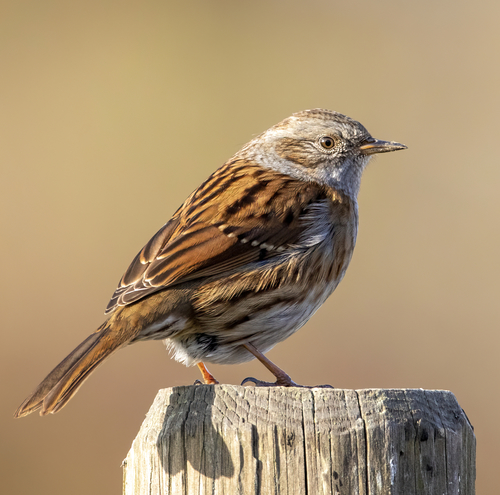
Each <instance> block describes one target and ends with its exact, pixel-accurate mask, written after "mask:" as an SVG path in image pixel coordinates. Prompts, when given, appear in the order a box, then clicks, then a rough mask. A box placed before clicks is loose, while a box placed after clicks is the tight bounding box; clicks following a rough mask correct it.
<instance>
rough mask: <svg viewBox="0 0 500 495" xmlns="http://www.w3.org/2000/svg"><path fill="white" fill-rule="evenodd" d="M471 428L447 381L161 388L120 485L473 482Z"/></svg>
mask: <svg viewBox="0 0 500 495" xmlns="http://www.w3.org/2000/svg"><path fill="white" fill-rule="evenodd" d="M475 445H476V443H475V437H474V433H473V429H472V427H471V425H470V423H469V421H468V419H467V416H466V415H465V413H464V412H463V411H462V408H461V407H460V406H459V404H458V403H457V400H456V399H455V396H454V395H453V394H452V393H451V392H448V391H443V390H422V389H372V390H340V389H325V388H313V389H306V388H283V387H271V388H268V387H265V388H255V387H241V386H233V385H215V386H213V385H196V386H189V387H175V388H169V389H164V390H160V391H159V392H158V395H157V396H156V399H155V401H154V403H153V405H152V406H151V409H150V411H149V413H148V415H147V417H146V419H145V421H144V423H143V424H142V426H141V429H140V431H139V434H138V436H137V438H136V439H135V440H134V443H133V445H132V448H131V450H130V452H129V453H128V456H127V458H126V459H125V461H124V494H125V495H139V494H140V495H149V494H151V495H160V494H162V495H165V494H195V493H196V494H209V493H210V494H231V495H232V494H262V495H268V494H311V495H312V494H314V495H316V494H342V495H343V494H346V495H356V494H360V495H365V494H366V495H372V494H401V495H403V494H404V495H424V494H425V495H433V494H436V495H443V494H446V495H450V494H462V495H472V494H474V493H475V489H474V482H475V475H476V472H475Z"/></svg>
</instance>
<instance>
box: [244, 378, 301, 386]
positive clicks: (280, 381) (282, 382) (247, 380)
mask: <svg viewBox="0 0 500 495" xmlns="http://www.w3.org/2000/svg"><path fill="white" fill-rule="evenodd" d="M287 378H288V379H283V378H281V377H280V378H278V379H277V380H276V381H275V382H265V381H263V380H257V378H254V377H253V376H249V377H247V378H245V379H244V380H243V381H242V382H241V384H242V385H245V383H253V384H254V385H255V386H256V387H302V386H303V385H298V384H297V383H295V382H294V381H293V380H292V379H291V378H290V377H289V376H288V375H287Z"/></svg>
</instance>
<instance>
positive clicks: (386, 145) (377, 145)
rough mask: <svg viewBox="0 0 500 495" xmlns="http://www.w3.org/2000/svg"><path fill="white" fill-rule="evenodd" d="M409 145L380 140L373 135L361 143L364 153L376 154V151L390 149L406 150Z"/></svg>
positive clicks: (361, 149)
mask: <svg viewBox="0 0 500 495" xmlns="http://www.w3.org/2000/svg"><path fill="white" fill-rule="evenodd" d="M407 147H408V146H405V145H404V144H401V143H395V142H394V141H380V140H379V139H374V138H372V137H370V138H368V139H367V140H366V141H364V142H363V143H361V146H360V147H359V149H360V151H361V153H363V154H364V155H374V154H375V153H388V152H389V151H397V150H405V149H406V148H407Z"/></svg>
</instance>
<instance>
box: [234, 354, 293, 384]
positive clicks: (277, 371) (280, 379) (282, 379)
mask: <svg viewBox="0 0 500 495" xmlns="http://www.w3.org/2000/svg"><path fill="white" fill-rule="evenodd" d="M243 346H244V347H245V348H246V349H247V350H248V351H249V352H251V353H252V354H253V355H254V356H255V357H256V358H257V359H258V360H259V361H260V362H261V363H262V364H263V365H264V366H265V367H266V368H267V369H268V370H269V371H270V372H271V373H272V374H273V375H274V376H275V377H276V382H275V383H269V382H263V381H261V380H257V379H256V378H251V377H249V378H245V379H244V380H243V381H242V382H241V384H242V385H243V384H245V383H246V382H252V383H255V385H256V386H257V387H271V386H280V387H302V385H297V384H296V383H295V382H294V381H293V380H292V379H291V378H290V377H289V376H288V375H287V374H286V373H285V372H284V371H283V370H282V369H281V368H279V367H278V366H276V365H275V364H274V363H273V362H272V361H271V360H270V359H268V358H266V356H264V354H262V352H260V351H259V350H258V349H257V348H256V347H255V346H254V345H252V344H243Z"/></svg>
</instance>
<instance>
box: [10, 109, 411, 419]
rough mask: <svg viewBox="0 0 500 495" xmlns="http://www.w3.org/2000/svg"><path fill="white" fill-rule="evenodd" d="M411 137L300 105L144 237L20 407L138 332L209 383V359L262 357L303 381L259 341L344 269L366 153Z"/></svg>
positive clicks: (289, 324) (316, 300) (302, 315)
mask: <svg viewBox="0 0 500 495" xmlns="http://www.w3.org/2000/svg"><path fill="white" fill-rule="evenodd" d="M404 148H406V146H404V145H403V144H399V143H395V142H388V141H380V140H377V139H374V138H372V137H371V135H370V134H369V133H368V131H367V130H366V129H365V128H364V127H363V126H362V125H361V124H360V123H359V122H356V121H355V120H352V119H350V118H349V117H346V116H345V115H342V114H340V113H336V112H332V111H329V110H322V109H315V110H306V111H303V112H299V113H296V114H293V115H292V116H291V117H289V118H287V119H285V120H283V121H282V122H280V123H279V124H276V125H275V126H273V127H271V128H270V129H268V130H267V131H265V132H264V133H262V134H261V135H259V136H257V137H256V138H255V139H253V140H252V141H250V142H249V143H248V144H247V145H245V146H244V147H243V148H242V149H241V150H240V151H238V153H236V154H235V155H234V156H233V157H232V158H231V159H230V160H229V161H228V162H227V163H225V164H224V165H223V166H222V167H221V168H219V169H218V170H217V171H215V172H214V173H213V174H212V175H211V176H210V177H209V178H208V179H207V180H206V181H205V182H204V183H203V184H202V185H201V186H200V187H199V188H198V189H196V191H194V192H193V193H192V194H191V196H189V198H188V199H187V200H186V202H185V203H184V204H183V205H182V206H181V207H180V208H179V209H178V210H177V211H176V213H175V214H174V216H173V217H172V218H171V220H170V221H169V222H167V223H166V224H165V225H164V226H163V227H162V228H161V229H160V230H159V231H158V232H157V233H156V234H155V235H154V236H153V237H152V239H151V240H150V241H149V242H148V243H147V244H146V245H145V246H144V248H143V249H142V250H141V251H140V253H139V254H138V255H137V256H136V257H135V258H134V260H133V261H132V264H131V265H130V266H129V268H128V270H127V271H126V272H125V274H124V275H123V277H122V279H121V281H120V283H119V285H118V288H117V289H116V291H115V293H114V294H113V297H112V298H111V301H110V302H109V304H108V307H107V309H106V314H108V315H109V318H108V319H107V320H106V321H105V322H104V323H103V324H102V325H101V326H100V327H99V328H98V329H97V330H96V331H95V332H94V333H93V334H91V335H90V336H89V337H87V339H86V340H84V341H83V342H82V343H81V344H80V345H79V346H78V347H77V348H76V349H75V350H74V351H73V352H72V353H71V354H69V355H68V356H67V357H66V358H65V359H64V360H63V361H62V362H61V363H60V364H59V365H57V366H56V368H55V369H54V370H53V371H51V372H50V373H49V375H48V376H47V377H46V378H45V380H43V381H42V383H41V384H40V385H39V386H38V387H37V388H36V389H35V391H34V392H33V393H32V394H31V395H30V396H29V397H28V398H27V399H26V400H25V401H24V402H23V403H22V404H21V406H20V407H19V409H18V410H17V411H16V413H15V416H16V417H21V416H25V415H27V414H30V413H32V412H33V411H36V410H38V409H40V414H41V415H45V414H48V413H55V412H57V411H59V410H60V409H61V408H62V407H64V405H65V404H66V403H67V402H68V401H69V400H70V399H71V397H72V396H73V395H74V394H75V393H76V392H77V390H78V389H79V388H80V386H81V385H82V384H83V382H84V381H85V380H86V379H87V378H88V377H89V376H90V374H91V373H92V372H93V371H94V370H95V368H96V367H97V366H98V365H99V364H101V363H102V362H103V361H104V360H105V359H106V358H107V357H109V356H110V355H111V354H112V353H113V352H115V351H117V350H118V349H120V348H122V347H125V346H126V345H128V344H132V343H134V342H139V341H143V340H164V341H165V343H166V345H167V347H168V348H169V349H170V350H171V351H172V353H173V356H174V358H175V359H176V360H177V361H180V362H182V363H184V364H185V365H187V366H190V365H193V364H197V365H198V367H199V368H200V370H201V372H202V375H203V378H204V381H205V383H208V384H214V383H218V382H217V381H216V380H215V378H214V377H213V376H212V375H211V374H210V373H209V371H208V370H207V368H206V367H205V365H204V364H203V363H204V362H208V363H220V364H234V363H242V362H245V361H249V360H251V359H253V358H254V357H256V358H257V359H259V360H260V361H261V362H262V363H263V364H264V365H265V366H266V367H267V368H268V369H269V370H270V371H271V372H272V373H273V374H274V375H275V376H276V383H275V384H276V385H284V386H294V385H296V384H295V383H294V382H293V381H292V380H291V379H290V377H289V376H288V375H287V374H286V373H285V372H284V371H282V370H281V369H280V368H278V367H277V366H276V365H274V364H273V363H272V362H271V361H269V360H268V359H267V358H266V357H265V356H264V353H265V352H267V351H268V350H269V349H271V348H272V347H274V346H275V345H276V344H277V343H278V342H281V341H282V340H284V339H286V338H287V337H289V336H290V335H292V334H293V333H294V332H296V331H297V330H298V329H299V328H300V327H302V325H304V323H306V322H307V320H309V318H310V317H311V316H312V315H313V314H314V312H315V311H316V310H317V309H318V308H319V307H320V306H321V305H322V304H323V303H324V302H325V300H326V298H327V297H328V296H329V295H330V294H331V293H332V292H333V291H334V290H335V288H336V287H337V285H338V284H339V282H340V281H341V280H342V278H343V276H344V274H345V271H346V269H347V266H348V264H349V261H350V259H351V255H352V252H353V249H354V244H355V242H356V233H357V229H358V206H357V196H358V191H359V186H360V181H361V175H362V172H363V170H364V168H365V166H366V164H367V163H368V161H369V159H370V158H371V155H373V154H375V153H384V152H388V151H395V150H401V149H404ZM250 380H251V381H254V382H255V383H256V384H257V385H262V384H265V385H271V384H267V383H266V382H259V381H258V380H255V379H250Z"/></svg>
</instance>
